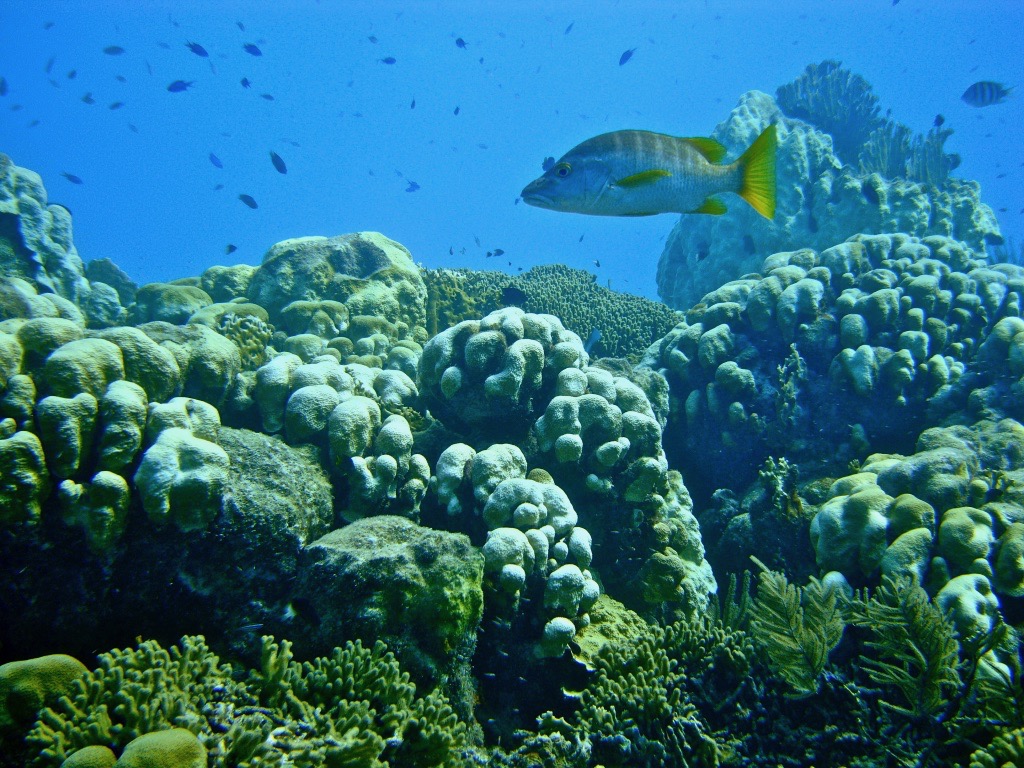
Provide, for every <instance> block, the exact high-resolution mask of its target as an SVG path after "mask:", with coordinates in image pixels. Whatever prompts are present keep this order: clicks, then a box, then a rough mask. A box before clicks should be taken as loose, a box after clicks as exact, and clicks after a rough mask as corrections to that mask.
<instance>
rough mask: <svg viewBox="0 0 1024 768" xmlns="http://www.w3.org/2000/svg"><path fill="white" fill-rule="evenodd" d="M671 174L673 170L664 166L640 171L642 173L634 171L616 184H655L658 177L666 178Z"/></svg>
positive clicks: (630, 185) (629, 185)
mask: <svg viewBox="0 0 1024 768" xmlns="http://www.w3.org/2000/svg"><path fill="white" fill-rule="evenodd" d="M671 175H672V174H671V172H669V171H666V170H665V169H664V168H651V169H650V170H649V171H640V173H634V174H633V175H632V176H626V177H625V178H622V179H619V180H618V181H616V182H615V186H617V187H642V186H643V185H644V184H653V183H654V182H656V181H657V180H658V179H664V178H665V177H666V176H671Z"/></svg>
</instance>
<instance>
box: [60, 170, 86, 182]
mask: <svg viewBox="0 0 1024 768" xmlns="http://www.w3.org/2000/svg"><path fill="white" fill-rule="evenodd" d="M60 175H61V176H63V177H64V178H65V179H67V180H68V181H70V182H71V183H72V184H84V183H85V182H84V181H82V179H81V177H79V176H75V174H73V173H68V172H67V171H61V172H60Z"/></svg>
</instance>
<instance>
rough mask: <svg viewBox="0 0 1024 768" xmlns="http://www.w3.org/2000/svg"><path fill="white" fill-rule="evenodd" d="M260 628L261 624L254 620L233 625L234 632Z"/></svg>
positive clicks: (252, 630) (254, 630)
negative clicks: (240, 624)
mask: <svg viewBox="0 0 1024 768" xmlns="http://www.w3.org/2000/svg"><path fill="white" fill-rule="evenodd" d="M261 629H263V625H262V624H260V623H259V622H256V623H255V624H243V625H242V626H240V627H235V632H257V631H258V630H261Z"/></svg>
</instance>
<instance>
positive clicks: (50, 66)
mask: <svg viewBox="0 0 1024 768" xmlns="http://www.w3.org/2000/svg"><path fill="white" fill-rule="evenodd" d="M56 60H57V59H56V58H55V57H53V56H51V57H50V58H49V59H47V60H46V74H50V70H51V69H53V63H54V62H55V61H56Z"/></svg>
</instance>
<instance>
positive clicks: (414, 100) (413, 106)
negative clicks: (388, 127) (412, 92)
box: [409, 99, 416, 109]
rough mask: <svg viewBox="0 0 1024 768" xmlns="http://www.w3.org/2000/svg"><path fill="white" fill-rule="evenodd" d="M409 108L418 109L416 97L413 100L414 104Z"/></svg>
mask: <svg viewBox="0 0 1024 768" xmlns="http://www.w3.org/2000/svg"><path fill="white" fill-rule="evenodd" d="M409 109H416V99H413V100H412V104H410V105H409Z"/></svg>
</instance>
